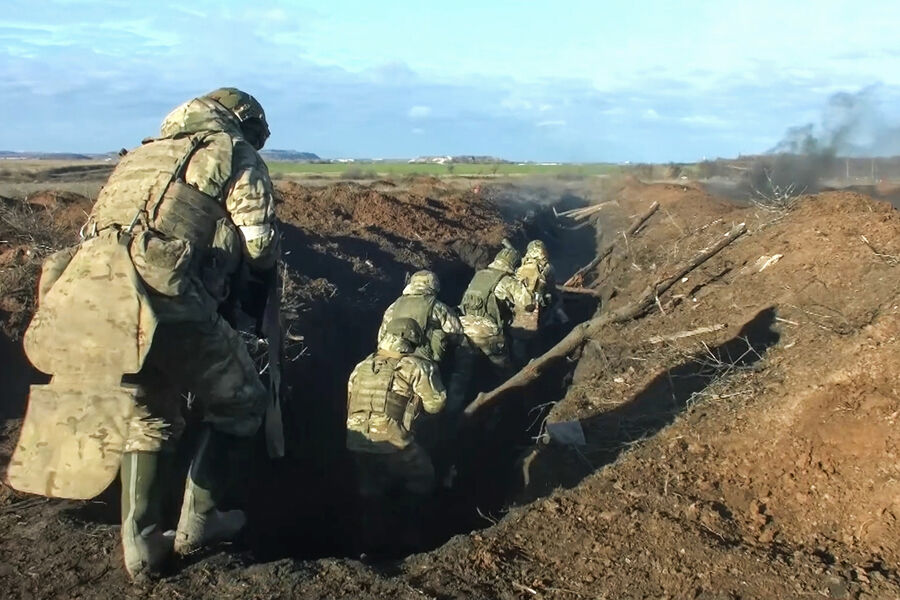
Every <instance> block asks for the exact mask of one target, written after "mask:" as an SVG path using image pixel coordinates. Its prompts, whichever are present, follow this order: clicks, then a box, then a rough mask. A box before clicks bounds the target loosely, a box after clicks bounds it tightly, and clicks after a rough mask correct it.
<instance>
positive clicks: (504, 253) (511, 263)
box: [494, 248, 519, 271]
mask: <svg viewBox="0 0 900 600" xmlns="http://www.w3.org/2000/svg"><path fill="white" fill-rule="evenodd" d="M494 262H495V263H498V264H501V265H504V266H505V267H507V268H508V269H509V270H510V271H514V270H515V269H516V266H518V264H519V253H518V252H517V251H516V249H515V248H503V249H502V250H500V252H498V253H497V256H495V257H494Z"/></svg>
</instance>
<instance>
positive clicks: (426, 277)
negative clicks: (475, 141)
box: [407, 269, 441, 294]
mask: <svg viewBox="0 0 900 600" xmlns="http://www.w3.org/2000/svg"><path fill="white" fill-rule="evenodd" d="M407 285H410V286H415V287H417V288H427V289H430V290H432V291H433V292H434V293H435V294H437V293H438V292H439V291H441V282H440V280H439V279H438V276H437V275H435V274H434V272H432V271H427V270H424V269H423V270H421V271H416V272H415V273H413V274H412V275H411V276H410V278H409V281H408V282H407Z"/></svg>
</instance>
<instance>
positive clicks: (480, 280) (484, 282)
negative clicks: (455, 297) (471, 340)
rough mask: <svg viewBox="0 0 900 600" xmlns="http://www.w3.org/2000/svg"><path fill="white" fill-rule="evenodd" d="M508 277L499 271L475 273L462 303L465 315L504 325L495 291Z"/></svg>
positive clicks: (489, 270)
mask: <svg viewBox="0 0 900 600" xmlns="http://www.w3.org/2000/svg"><path fill="white" fill-rule="evenodd" d="M506 275H507V273H504V272H503V271H499V270H497V269H482V270H481V271H478V272H477V273H475V277H473V278H472V282H471V283H469V287H468V288H466V292H465V293H464V294H463V298H462V302H461V303H460V307H461V308H462V310H463V314H466V315H472V316H477V317H487V318H489V319H491V320H492V321H493V322H494V323H496V324H497V325H503V322H504V319H503V316H502V314H501V311H500V304H499V303H498V302H497V296H496V295H495V294H494V290H495V289H496V288H497V284H499V283H500V281H501V280H502V279H503V278H504V277H506Z"/></svg>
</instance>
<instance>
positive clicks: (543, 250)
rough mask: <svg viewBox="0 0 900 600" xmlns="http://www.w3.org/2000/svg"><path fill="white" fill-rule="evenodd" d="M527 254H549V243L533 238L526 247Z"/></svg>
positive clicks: (542, 255)
mask: <svg viewBox="0 0 900 600" xmlns="http://www.w3.org/2000/svg"><path fill="white" fill-rule="evenodd" d="M525 256H541V257H544V256H547V244H545V243H544V242H543V241H541V240H531V241H530V242H528V247H527V248H525Z"/></svg>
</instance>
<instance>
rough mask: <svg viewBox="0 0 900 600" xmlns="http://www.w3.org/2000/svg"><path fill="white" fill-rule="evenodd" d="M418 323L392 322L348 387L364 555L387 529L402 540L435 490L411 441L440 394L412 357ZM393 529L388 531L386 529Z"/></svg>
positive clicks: (430, 371) (422, 362)
mask: <svg viewBox="0 0 900 600" xmlns="http://www.w3.org/2000/svg"><path fill="white" fill-rule="evenodd" d="M422 341H423V334H422V329H421V328H420V327H419V324H418V323H416V321H414V320H413V319H410V318H398V319H394V320H392V321H391V322H390V323H388V325H387V326H386V327H385V328H384V332H383V336H382V338H381V341H379V342H378V349H377V350H376V351H375V352H374V353H373V354H370V355H369V356H367V357H366V358H365V359H364V360H363V361H362V362H360V363H359V364H358V365H356V368H354V369H353V372H352V373H351V374H350V380H349V382H348V383H347V449H348V450H349V451H350V453H351V455H352V457H353V460H354V463H355V465H356V470H357V485H358V489H359V494H360V496H361V502H362V506H361V507H360V511H361V517H362V528H363V538H364V543H365V544H366V546H367V547H368V548H369V549H371V548H372V547H373V546H377V545H379V544H380V543H383V542H385V538H384V535H383V534H382V533H381V532H382V531H389V530H391V529H393V530H394V531H395V532H396V533H397V535H398V536H399V538H400V539H399V540H398V541H401V542H403V541H408V540H409V538H410V536H413V535H414V531H415V530H414V529H413V528H415V526H417V525H418V523H417V519H416V518H415V517H416V514H417V511H418V510H419V509H420V508H421V506H422V503H423V501H424V500H425V499H426V498H427V497H428V496H429V495H430V494H431V493H432V491H433V490H434V487H435V472H434V466H433V464H432V462H431V458H430V457H429V456H428V453H427V452H426V451H425V450H424V449H423V447H422V445H421V444H420V443H419V442H418V441H417V440H416V439H415V425H416V421H417V419H418V417H419V415H420V413H421V411H425V412H426V413H431V414H434V413H438V412H440V411H441V410H443V408H444V403H445V401H446V393H445V391H444V385H443V383H442V382H441V379H440V375H439V372H438V370H437V368H436V366H435V364H434V363H433V362H432V361H430V360H427V359H425V358H422V357H420V356H416V355H414V354H413V353H414V351H415V349H416V348H417V347H418V346H420V345H421V344H422ZM389 523H390V524H392V525H393V527H388V524H389Z"/></svg>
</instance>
